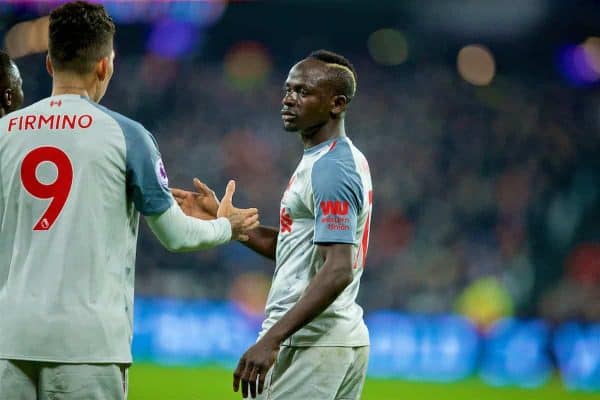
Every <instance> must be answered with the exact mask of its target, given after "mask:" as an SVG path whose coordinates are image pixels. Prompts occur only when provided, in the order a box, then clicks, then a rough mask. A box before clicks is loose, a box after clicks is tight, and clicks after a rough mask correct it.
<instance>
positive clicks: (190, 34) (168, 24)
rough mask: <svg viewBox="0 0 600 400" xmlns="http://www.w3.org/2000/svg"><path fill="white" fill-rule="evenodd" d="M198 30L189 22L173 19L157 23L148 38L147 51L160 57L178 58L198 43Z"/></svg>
mask: <svg viewBox="0 0 600 400" xmlns="http://www.w3.org/2000/svg"><path fill="white" fill-rule="evenodd" d="M198 37H199V36H198V28H197V27H196V26H195V25H194V24H191V23H189V22H185V21H176V20H172V19H166V20H161V21H159V22H157V23H156V24H155V25H154V27H153V29H152V31H151V32H150V36H149V38H148V44H147V49H148V50H149V51H150V52H151V53H153V54H156V55H158V56H161V57H165V58H178V57H180V56H182V55H184V54H185V53H188V52H189V51H190V50H191V49H192V48H193V47H194V45H195V44H196V43H197V41H198Z"/></svg>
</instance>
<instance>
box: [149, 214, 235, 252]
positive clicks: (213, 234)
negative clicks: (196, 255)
mask: <svg viewBox="0 0 600 400" xmlns="http://www.w3.org/2000/svg"><path fill="white" fill-rule="evenodd" d="M146 221H147V222H148V225H149V226H150V229H151V230H152V232H154V235H156V237H157V238H158V240H159V241H160V242H161V243H162V245H163V246H165V248H167V249H168V250H170V251H173V252H185V251H194V250H202V249H207V248H211V247H215V246H218V245H220V244H223V243H227V242H228V241H229V240H230V239H231V225H230V223H229V221H228V220H227V219H226V218H218V219H215V220H211V221H203V220H200V219H197V218H192V217H188V216H186V215H185V214H184V213H183V212H182V211H181V209H180V208H179V206H178V205H177V204H174V205H173V206H171V207H170V208H169V209H168V210H167V211H165V212H164V213H162V214H160V215H156V216H147V217H146Z"/></svg>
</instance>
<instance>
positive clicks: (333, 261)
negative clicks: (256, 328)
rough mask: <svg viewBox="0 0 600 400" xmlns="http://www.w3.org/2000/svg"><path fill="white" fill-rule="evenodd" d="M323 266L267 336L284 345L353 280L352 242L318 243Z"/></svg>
mask: <svg viewBox="0 0 600 400" xmlns="http://www.w3.org/2000/svg"><path fill="white" fill-rule="evenodd" d="M318 251H319V254H320V255H321V257H323V259H324V260H325V263H324V264H323V267H322V268H321V269H320V270H319V272H317V274H316V275H315V276H314V277H313V279H312V280H311V282H310V284H309V285H308V287H307V288H306V290H305V291H304V294H303V295H302V297H301V298H300V300H298V302H297V303H296V304H295V305H294V306H293V307H292V308H291V309H290V310H289V311H288V312H287V313H286V314H285V315H284V316H283V317H282V318H281V319H280V320H279V321H277V323H276V324H275V325H273V327H272V328H271V329H270V330H269V331H268V332H267V334H266V335H265V337H266V336H268V337H269V340H273V341H274V342H276V343H277V344H281V342H283V341H284V340H285V339H287V338H289V337H290V336H291V335H293V334H294V333H295V332H296V331H298V330H299V329H300V328H302V327H303V326H304V325H306V324H308V323H309V322H310V321H312V320H313V319H314V318H315V317H317V316H318V315H319V314H321V313H322V312H323V311H325V309H326V308H327V307H329V306H330V305H331V303H333V302H334V301H335V299H337V297H338V296H339V295H340V293H342V291H344V289H346V287H347V286H348V285H350V283H352V279H353V276H354V275H353V272H352V245H351V244H331V245H321V246H318Z"/></svg>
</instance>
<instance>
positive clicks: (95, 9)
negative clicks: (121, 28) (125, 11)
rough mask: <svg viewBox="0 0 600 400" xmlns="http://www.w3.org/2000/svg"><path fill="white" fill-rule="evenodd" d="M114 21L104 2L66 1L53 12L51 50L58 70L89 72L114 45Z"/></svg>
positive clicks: (49, 38)
mask: <svg viewBox="0 0 600 400" xmlns="http://www.w3.org/2000/svg"><path fill="white" fill-rule="evenodd" d="M114 35H115V24H114V23H113V21H112V19H111V17H110V16H109V15H108V14H107V13H106V10H105V9H104V6H102V5H100V4H90V3H86V2H85V1H75V2H71V3H66V4H64V5H62V6H60V7H58V8H56V9H54V10H53V11H52V12H51V13H50V27H49V35H48V53H49V55H50V60H51V61H52V66H53V67H54V68H55V69H56V70H69V71H73V72H77V73H80V74H85V73H88V72H90V71H91V70H92V68H93V66H94V64H95V63H96V62H97V61H98V60H100V59H101V58H103V57H108V56H110V54H111V52H112V48H113V38H114Z"/></svg>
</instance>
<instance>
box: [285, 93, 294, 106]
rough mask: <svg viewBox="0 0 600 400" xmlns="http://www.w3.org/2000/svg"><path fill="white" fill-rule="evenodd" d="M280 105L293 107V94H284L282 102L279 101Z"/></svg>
mask: <svg viewBox="0 0 600 400" xmlns="http://www.w3.org/2000/svg"><path fill="white" fill-rule="evenodd" d="M281 103H282V104H283V105H284V106H288V107H289V106H293V105H294V104H296V97H295V96H294V93H293V92H290V93H286V94H285V95H284V96H283V100H281Z"/></svg>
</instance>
